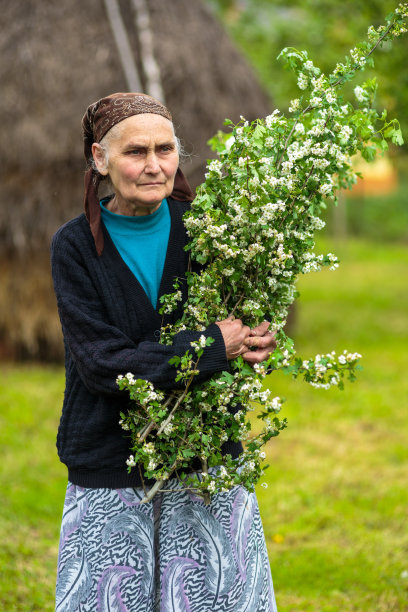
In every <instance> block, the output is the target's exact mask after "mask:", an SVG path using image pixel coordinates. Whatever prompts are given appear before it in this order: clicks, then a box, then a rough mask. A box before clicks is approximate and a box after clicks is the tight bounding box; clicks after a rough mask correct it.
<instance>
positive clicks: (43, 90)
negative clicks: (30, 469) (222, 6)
mask: <svg viewBox="0 0 408 612" xmlns="http://www.w3.org/2000/svg"><path fill="white" fill-rule="evenodd" d="M119 4H120V9H121V15H122V18H123V22H124V23H125V24H126V30H127V35H128V39H129V42H130V45H131V48H132V51H133V53H134V57H135V60H136V65H137V68H138V70H139V74H140V78H141V82H142V85H143V86H144V87H145V86H146V75H145V74H144V73H143V62H142V58H141V55H140V45H139V40H138V32H137V31H136V28H135V15H134V13H133V5H132V3H131V2H130V1H129V0H121V1H120V3H119ZM147 5H148V8H149V13H150V23H151V27H152V31H153V37H154V52H155V56H156V59H157V62H158V65H159V68H160V72H161V78H162V87H163V90H164V95H165V102H166V104H167V105H168V106H169V108H170V109H171V111H172V113H173V116H174V122H175V125H176V129H177V132H178V135H179V136H180V137H181V138H182V140H183V141H184V145H185V148H186V149H187V151H188V152H189V153H191V160H190V162H189V163H188V164H187V165H186V166H185V171H186V173H187V175H188V177H189V178H190V180H191V182H192V184H194V185H197V184H199V183H200V182H201V180H202V172H203V164H204V162H205V159H206V158H207V157H209V156H210V152H209V150H208V148H207V147H206V141H207V140H208V138H209V137H210V136H211V135H212V134H213V133H214V132H216V131H217V129H219V128H220V127H222V122H223V119H224V118H225V117H230V118H231V119H233V120H236V119H238V117H239V115H241V114H243V115H245V116H246V117H247V118H248V119H252V118H254V117H256V116H261V115H263V114H266V113H267V112H268V111H269V104H268V101H267V99H266V96H265V94H264V93H263V91H262V89H261V88H260V86H259V84H258V83H257V81H256V79H255V77H254V75H253V72H252V70H251V68H250V67H249V66H248V64H247V63H246V61H245V60H244V59H243V58H242V56H241V55H240V54H239V53H238V51H237V50H236V49H235V47H234V46H233V44H232V43H231V41H230V40H229V39H228V37H227V36H226V34H225V32H224V31H223V30H222V28H221V26H220V25H219V23H218V22H217V21H216V19H215V18H214V16H213V15H212V13H211V12H210V10H209V9H208V7H207V6H206V5H205V3H204V2H200V0H174V1H172V2H169V1H168V0H149V2H148V3H147ZM0 82H1V91H2V95H1V96H0V116H1V122H2V129H1V131H0V155H1V159H2V163H1V165H0V181H1V193H2V200H3V201H2V206H1V207H0V357H1V354H2V352H3V356H4V355H5V356H8V357H20V358H22V357H27V358H41V359H55V358H57V357H59V356H61V354H62V348H61V338H60V334H59V331H58V330H59V324H58V320H57V315H56V310H55V302H54V298H53V294H52V289H51V283H50V278H49V263H48V260H49V255H48V245H49V241H50V238H51V236H52V234H53V233H54V232H55V230H56V229H57V228H58V227H59V226H60V225H61V224H62V223H63V222H65V221H66V220H68V219H69V218H72V217H73V216H75V215H77V214H79V213H80V212H81V210H82V185H83V183H82V177H83V170H84V163H83V159H82V140H81V132H80V120H81V117H82V114H83V112H84V110H85V109H86V107H87V106H88V104H89V103H91V102H93V101H94V100H96V99H98V98H100V97H102V96H104V95H107V94H109V93H112V92H114V91H126V90H127V89H128V88H127V84H126V80H125V77H124V70H123V66H122V64H121V60H120V56H119V54H118V50H117V47H116V44H115V41H114V37H113V35H112V30H111V26H110V23H109V20H108V18H107V13H106V8H105V3H104V1H103V0H86V2H83V1H82V0H59V1H58V2H55V1H54V0H37V1H36V0H31V1H30V0H14V1H13V2H9V1H8V0H0Z"/></svg>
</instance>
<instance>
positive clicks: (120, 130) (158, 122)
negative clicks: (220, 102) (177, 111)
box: [92, 113, 179, 215]
mask: <svg viewBox="0 0 408 612" xmlns="http://www.w3.org/2000/svg"><path fill="white" fill-rule="evenodd" d="M112 130H113V131H112V134H111V135H109V136H108V139H107V141H108V164H107V167H105V168H104V167H103V164H102V165H101V168H102V170H101V169H100V168H99V165H98V153H99V154H100V153H101V151H100V146H99V145H95V144H94V145H93V149H92V151H93V154H94V159H95V162H96V165H97V167H98V170H99V171H100V172H101V173H102V174H104V175H106V174H109V177H110V179H111V181H112V184H113V187H114V191H115V198H114V200H115V209H114V210H115V212H119V213H121V214H132V215H148V214H151V213H152V212H154V211H155V210H157V208H158V207H159V206H160V203H161V201H162V200H163V199H164V198H166V197H167V196H169V195H170V194H171V192H172V191H173V185H174V177H175V174H176V172H177V168H178V165H179V155H178V151H177V145H176V139H175V135H174V130H173V124H172V123H171V122H170V121H169V120H168V119H166V118H165V117H162V116H161V115H156V114H152V113H146V114H142V115H133V116H132V117H128V118H127V119H124V120H123V121H121V122H120V123H118V124H117V125H116V126H114V128H112ZM108 134H109V133H108ZM98 147H99V149H98ZM102 153H103V152H102ZM99 161H100V160H99ZM112 210H113V209H112Z"/></svg>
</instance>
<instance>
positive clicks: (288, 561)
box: [0, 241, 408, 612]
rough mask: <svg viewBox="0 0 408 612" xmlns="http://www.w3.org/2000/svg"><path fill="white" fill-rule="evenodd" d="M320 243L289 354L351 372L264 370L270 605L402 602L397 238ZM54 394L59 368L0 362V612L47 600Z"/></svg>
mask: <svg viewBox="0 0 408 612" xmlns="http://www.w3.org/2000/svg"><path fill="white" fill-rule="evenodd" d="M321 246H322V250H323V251H325V250H335V251H336V253H337V254H338V255H339V256H340V257H341V259H342V265H341V266H340V268H339V270H337V271H335V272H328V271H325V272H322V273H319V274H311V275H308V276H306V277H304V278H302V279H301V283H300V287H299V288H300V290H301V294H302V295H301V298H300V300H299V303H298V306H297V311H296V317H297V322H296V330H295V331H296V333H294V335H295V339H296V345H297V349H298V352H299V354H301V355H302V356H303V355H304V356H309V355H314V354H315V353H317V352H326V351H328V350H332V349H336V350H343V348H347V349H349V350H351V351H358V352H360V353H362V354H363V362H362V363H363V366H364V370H363V371H362V372H361V373H360V374H359V378H358V381H357V382H356V383H355V384H354V385H348V386H347V388H346V390H345V391H343V392H340V391H336V390H331V391H318V390H315V389H312V388H310V387H308V386H307V385H306V384H305V383H302V382H296V381H295V382H294V381H291V380H290V379H289V378H288V377H285V376H284V375H283V374H281V373H275V374H273V375H272V376H271V377H270V378H269V381H268V382H269V385H270V387H271V388H272V389H273V391H274V393H276V395H281V396H283V397H285V398H286V400H287V401H286V403H285V404H284V407H283V411H282V416H285V417H287V418H288V421H289V427H288V428H287V429H286V430H285V431H284V432H283V433H282V434H281V435H280V436H279V437H278V438H276V439H274V440H273V441H271V442H270V443H269V445H268V449H267V452H268V461H269V463H270V467H269V469H268V471H267V475H266V478H265V480H266V481H267V482H268V484H269V487H268V489H266V490H265V489H263V488H259V490H258V498H259V503H260V508H261V514H262V518H263V522H264V528H265V535H266V539H267V544H268V549H269V556H270V561H271V566H272V572H273V578H274V584H275V590H276V596H277V602H278V609H279V612H285V611H289V610H290V611H299V612H306V611H313V612H316V611H333V612H338V611H342V612H347V611H360V610H361V611H367V612H381V611H403V610H408V577H406V578H404V576H405V575H406V574H405V573H404V572H408V530H407V509H408V493H407V491H408V486H407V476H408V468H407V466H408V444H407V439H408V414H407V411H406V408H407V397H408V377H407V375H406V371H405V364H406V353H407V348H406V347H407V344H408V343H407V336H408V329H407V328H408V325H407V322H406V312H407V303H408V289H407V283H406V280H404V279H406V276H407V269H408V249H407V248H404V247H402V246H392V245H387V246H383V245H381V244H375V243H371V244H370V243H367V242H355V241H352V242H348V243H347V244H345V245H341V244H340V245H338V247H337V248H333V246H332V245H330V246H329V247H325V246H324V245H321ZM62 394H63V373H62V371H61V369H58V368H49V367H22V366H11V365H10V366H6V367H4V365H2V372H1V375H0V454H1V456H0V459H1V487H0V538H1V543H2V546H1V547H0V559H1V564H0V570H1V580H0V609H1V610H7V611H14V610H17V611H28V610H38V611H40V610H41V611H48V610H53V596H54V583H55V571H56V562H57V552H58V532H59V522H60V517H61V512H62V504H63V499H64V494H65V484H66V471H65V468H64V466H62V465H61V464H60V463H59V462H58V459H57V456H56V450H55V434H56V429H57V425H58V420H59V415H60V409H61V403H62ZM251 612H252V611H251Z"/></svg>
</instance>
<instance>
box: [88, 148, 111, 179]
mask: <svg viewBox="0 0 408 612" xmlns="http://www.w3.org/2000/svg"><path fill="white" fill-rule="evenodd" d="M92 157H93V160H94V163H95V166H96V169H97V170H98V172H99V174H102V176H106V175H107V174H108V164H107V159H106V151H105V149H103V148H102V147H101V145H100V144H98V143H97V142H94V143H93V145H92Z"/></svg>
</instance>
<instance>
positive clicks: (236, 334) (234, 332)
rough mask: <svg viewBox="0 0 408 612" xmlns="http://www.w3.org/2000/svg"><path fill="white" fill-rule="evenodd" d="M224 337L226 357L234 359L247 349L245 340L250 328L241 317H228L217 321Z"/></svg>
mask: <svg viewBox="0 0 408 612" xmlns="http://www.w3.org/2000/svg"><path fill="white" fill-rule="evenodd" d="M217 325H218V327H219V328H220V330H221V333H222V337H223V339H224V344H225V351H226V354H227V359H235V357H238V355H242V353H244V352H245V351H246V350H247V346H246V345H245V340H246V338H247V337H248V335H249V332H250V329H249V327H248V326H247V325H244V324H243V323H242V321H241V319H232V318H231V317H228V319H225V320H224V321H217Z"/></svg>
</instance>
